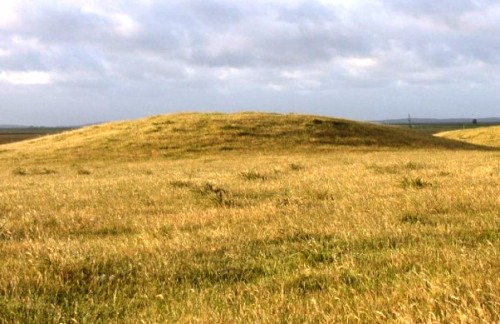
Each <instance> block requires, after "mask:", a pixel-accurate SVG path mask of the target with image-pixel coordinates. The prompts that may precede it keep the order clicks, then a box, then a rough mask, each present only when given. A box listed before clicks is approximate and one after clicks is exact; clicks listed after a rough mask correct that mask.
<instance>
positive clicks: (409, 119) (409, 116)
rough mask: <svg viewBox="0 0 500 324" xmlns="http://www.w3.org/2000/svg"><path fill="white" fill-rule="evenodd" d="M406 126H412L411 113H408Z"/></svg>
mask: <svg viewBox="0 0 500 324" xmlns="http://www.w3.org/2000/svg"><path fill="white" fill-rule="evenodd" d="M408 127H410V128H413V125H412V124H411V115H410V114H408Z"/></svg>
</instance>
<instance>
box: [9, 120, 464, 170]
mask: <svg viewBox="0 0 500 324" xmlns="http://www.w3.org/2000/svg"><path fill="white" fill-rule="evenodd" d="M339 147H342V148H343V149H349V148H353V147H357V148H359V147H365V148H370V149H373V148H381V147H386V148H387V147H392V148H401V147H412V148H431V147H434V148H450V149H456V148H461V149H463V148H473V147H472V146H471V145H467V144H464V143H461V142H457V141H450V140H446V139H441V138H436V137H432V136H430V135H427V134H421V133H419V132H417V131H413V130H408V129H401V128H398V127H390V126H380V125H374V124H368V123H360V122H355V121H349V120H343V119H334V118H326V117H318V116H307V115H294V114H290V115H280V114H268V113H238V114H219V113H211V114H196V113H188V114H171V115H162V116H154V117H149V118H145V119H141V120H135V121H125V122H115V123H108V124H102V125H96V126H92V127H86V128H83V129H78V130H75V131H69V132H65V133H62V134H59V135H55V136H48V137H43V138H39V139H35V140H31V141H25V142H20V143H14V144H11V145H4V146H2V149H1V150H0V159H2V158H5V157H7V158H9V159H10V158H17V159H19V161H31V162H37V161H39V162H47V161H49V160H50V161H52V162H58V161H59V162H60V161H65V162H76V163H78V162H79V161H82V160H84V161H89V160H100V161H109V160H120V161H124V160H128V161H137V160H138V159H141V160H145V159H152V158H153V159H158V158H160V159H162V158H167V159H172V158H186V157H196V156H198V155H199V154H200V153H214V152H227V151H240V152H249V151H258V152H259V153H266V152H267V153H275V152H290V151H292V152H293V151H296V152H305V151H310V150H312V151H318V150H324V151H325V150H326V151H328V150H332V149H338V148H339Z"/></svg>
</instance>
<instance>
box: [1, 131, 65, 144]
mask: <svg viewBox="0 0 500 324" xmlns="http://www.w3.org/2000/svg"><path fill="white" fill-rule="evenodd" d="M69 129H70V128H38V127H29V128H0V145H1V144H7V143H13V142H18V141H24V140H28V139H32V138H37V137H40V136H45V135H50V134H56V133H60V132H62V131H66V130H69Z"/></svg>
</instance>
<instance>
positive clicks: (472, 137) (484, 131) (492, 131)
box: [437, 126, 500, 147]
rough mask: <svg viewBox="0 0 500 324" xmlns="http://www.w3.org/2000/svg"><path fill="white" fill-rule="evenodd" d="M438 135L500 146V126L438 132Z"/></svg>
mask: <svg viewBox="0 0 500 324" xmlns="http://www.w3.org/2000/svg"><path fill="white" fill-rule="evenodd" d="M437 136H439V137H442V138H449V139H453V140H459V141H463V142H466V143H472V144H478V145H486V146H493V147H500V126H488V127H479V128H474V129H464V130H456V131H449V132H442V133H439V134H437Z"/></svg>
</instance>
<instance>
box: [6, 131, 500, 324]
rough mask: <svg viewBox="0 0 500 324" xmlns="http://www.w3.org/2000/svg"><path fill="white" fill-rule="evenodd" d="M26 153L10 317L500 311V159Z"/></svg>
mask: <svg viewBox="0 0 500 324" xmlns="http://www.w3.org/2000/svg"><path fill="white" fill-rule="evenodd" d="M124 127H125V124H124ZM131 127H132V126H131ZM207 127H210V126H209V125H208V126H207ZM59 136H61V135H59ZM66 136H69V135H66ZM71 136H73V135H71ZM101 139H104V137H103V138H101ZM52 140H53V139H51V140H50V141H52ZM74 140H75V141H76V139H74ZM38 141H41V139H40V140H38ZM47 141H49V140H47ZM41 143H44V142H43V141H42V142H41ZM168 143H169V145H174V144H177V145H179V146H180V145H181V144H182V143H175V142H172V141H170V142H168ZM18 145H19V146H16V147H15V149H14V150H15V152H12V151H9V152H7V153H5V155H6V156H4V158H3V159H2V160H1V161H0V163H1V165H2V168H1V169H0V176H1V178H2V182H0V265H1V266H0V322H19V323H26V322H71V321H73V322H78V323H94V322H129V323H136V322H141V321H144V322H195V321H199V322H205V323H211V322H220V323H222V322H224V323H226V322H470V323H476V322H481V321H482V322H491V323H495V322H498V321H499V320H500V317H499V309H500V308H499V306H500V296H499V294H498V291H500V276H498V269H500V258H499V257H498V251H499V247H500V241H499V238H500V218H499V217H498V216H499V210H500V195H499V189H498V188H500V163H499V160H500V155H499V153H498V151H479V150H457V151H454V150H450V149H439V148H435V147H434V148H408V147H406V148H394V147H393V148H388V147H375V148H371V149H367V148H366V147H365V146H361V147H353V146H342V147H340V148H339V147H336V148H333V149H331V150H324V149H318V150H314V148H313V147H308V148H307V149H301V150H294V149H291V148H290V149H289V150H288V151H287V150H280V149H276V150H275V151H272V150H271V151H264V152H260V151H259V150H251V149H249V150H247V151H245V150H238V151H237V152H234V151H232V150H217V149H215V150H212V151H204V152H202V153H197V154H194V153H190V154H187V153H186V152H184V151H182V152H180V151H179V152H180V153H179V152H178V153H176V154H179V155H178V156H176V157H168V158H166V157H163V156H161V155H156V153H154V152H153V153H151V155H150V158H148V159H146V158H142V159H138V160H137V161H131V160H130V159H123V160H121V159H120V158H119V154H123V153H118V151H117V152H116V154H115V155H114V156H113V159H111V157H109V158H108V160H103V159H99V158H98V156H97V155H95V154H96V152H97V151H93V150H94V149H93V148H92V147H91V148H90V149H89V150H90V153H89V156H90V157H93V158H92V159H88V160H86V159H83V158H82V159H79V160H77V159H75V158H74V157H72V158H70V157H68V158H66V157H63V156H62V155H61V156H57V157H56V158H55V159H51V158H50V155H49V153H46V154H47V155H45V157H47V159H46V160H43V159H42V156H43V154H42V153H40V155H38V156H37V157H35V158H28V159H26V160H21V159H19V154H22V153H23V152H28V151H29V150H30V149H34V147H35V146H34V144H22V145H21V144H18ZM25 145H26V146H25ZM220 145H223V144H220ZM255 145H256V147H257V146H258V145H260V144H258V143H255ZM274 145H277V144H276V143H275V144H274ZM42 147H43V146H42ZM49 149H50V147H49V146H47V150H49ZM52 149H53V150H54V151H51V154H56V152H63V151H64V150H65V148H64V147H59V148H56V147H54V148H52ZM9 150H12V149H11V148H9ZM24 150H27V151H24ZM57 150H60V151H57ZM95 150H97V147H95ZM120 152H121V151H120ZM37 154H38V153H37ZM61 154H62V153H61ZM82 154H83V153H82ZM131 154H133V153H131ZM141 154H142V153H141ZM191 154H193V155H191ZM0 156H1V155H0ZM52 157H54V155H52ZM56 160H57V161H59V162H56Z"/></svg>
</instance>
